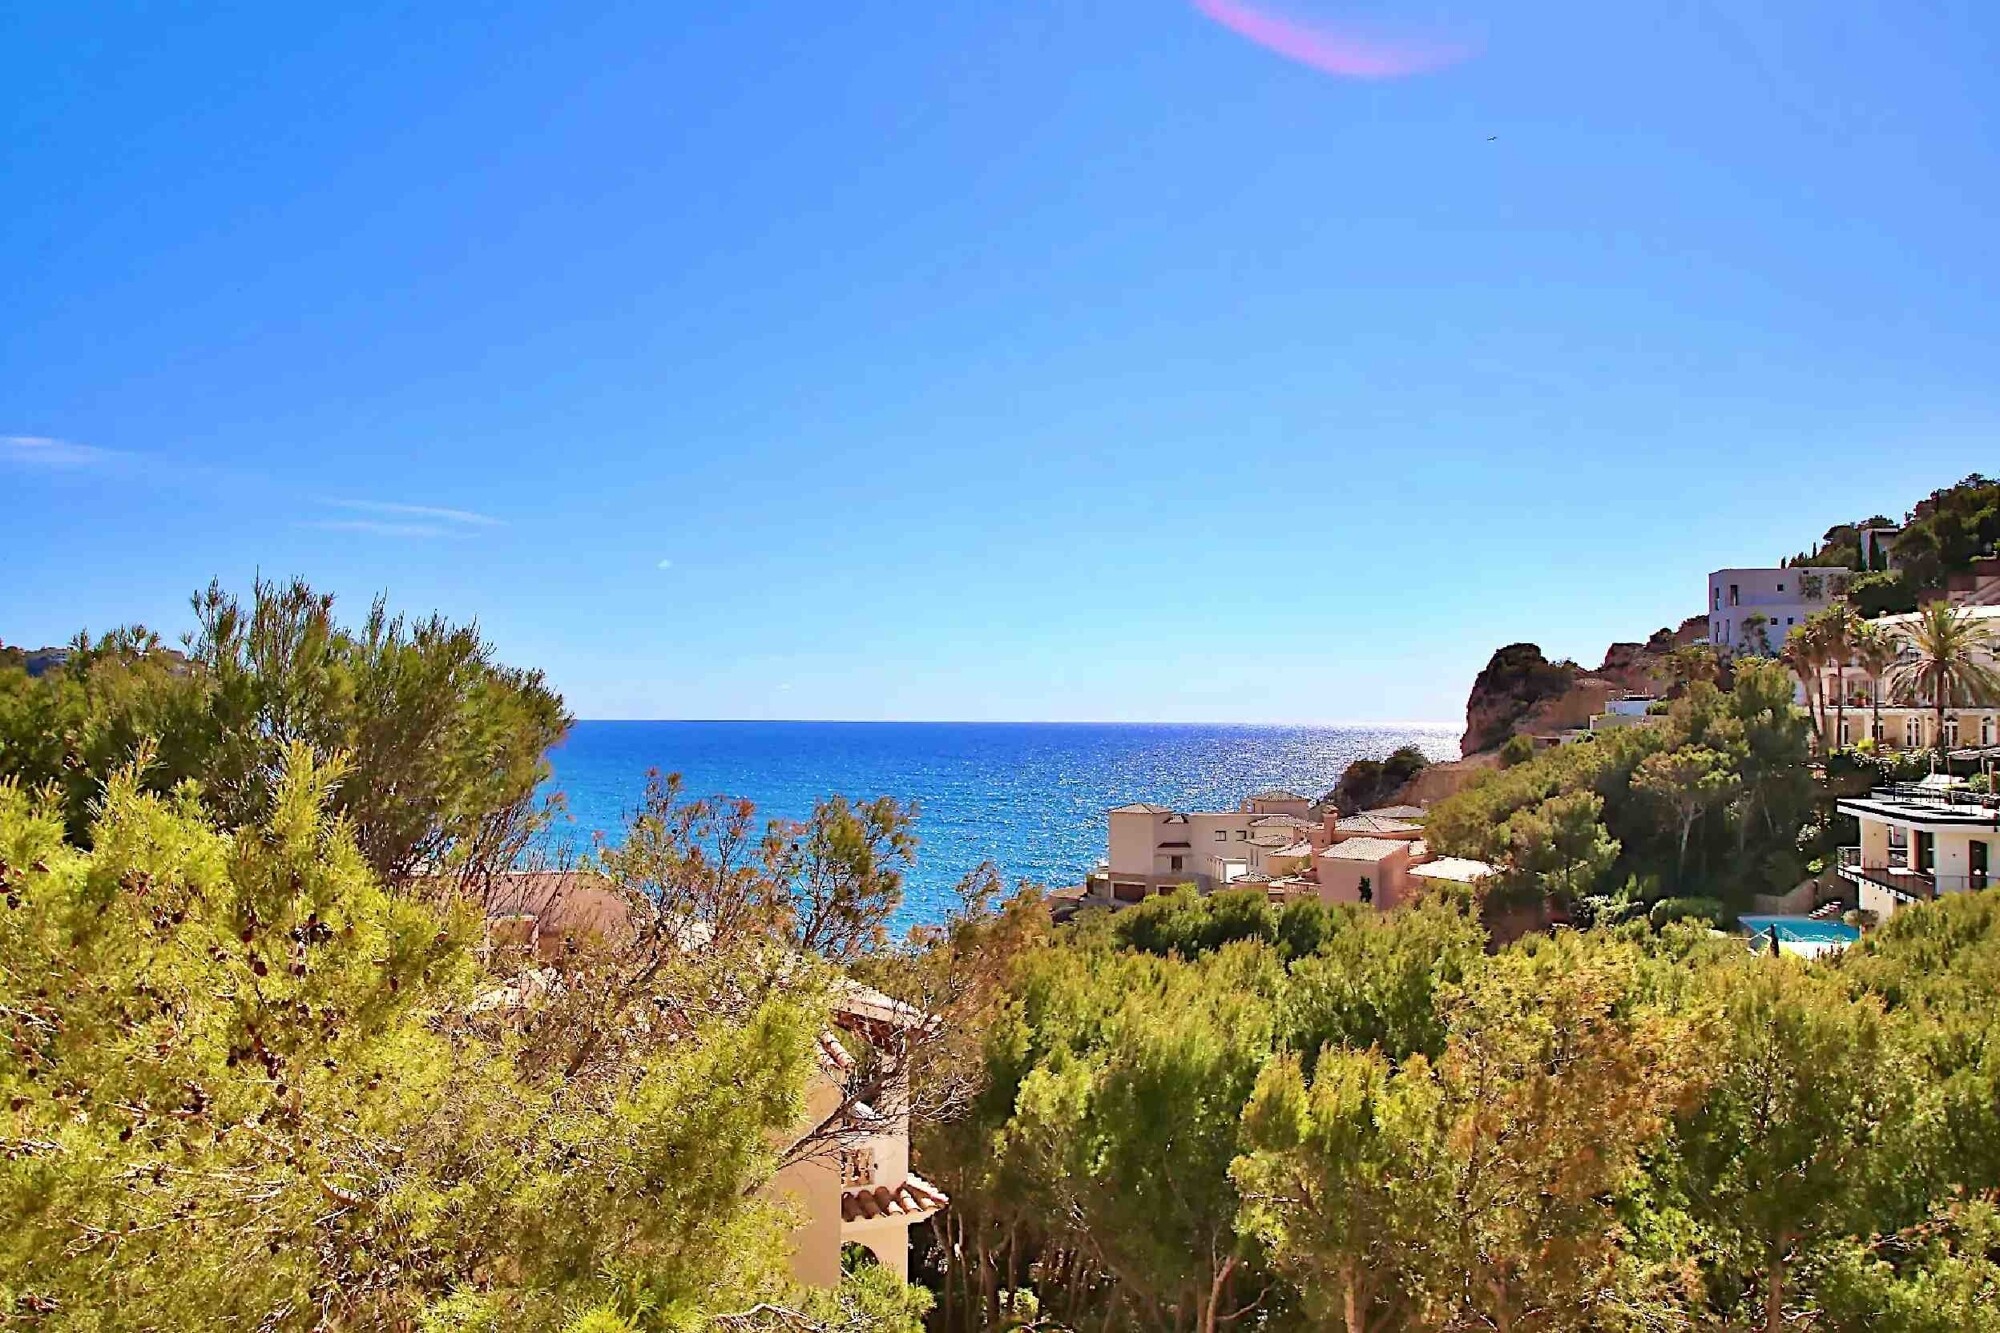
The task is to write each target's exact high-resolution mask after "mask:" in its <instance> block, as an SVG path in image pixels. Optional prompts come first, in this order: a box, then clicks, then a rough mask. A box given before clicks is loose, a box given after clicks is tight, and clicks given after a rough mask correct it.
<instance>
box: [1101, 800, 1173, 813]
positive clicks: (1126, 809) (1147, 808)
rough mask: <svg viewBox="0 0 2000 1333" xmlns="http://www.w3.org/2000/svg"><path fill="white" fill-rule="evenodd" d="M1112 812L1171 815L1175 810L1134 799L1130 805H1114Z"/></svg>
mask: <svg viewBox="0 0 2000 1333" xmlns="http://www.w3.org/2000/svg"><path fill="white" fill-rule="evenodd" d="M1111 813H1112V814H1114V815H1170V814H1172V813H1173V810H1172V809H1171V808H1169V807H1167V806H1164V805H1154V804H1152V803H1151V802H1148V801H1134V802H1132V804H1130V805H1114V806H1112V807H1111Z"/></svg>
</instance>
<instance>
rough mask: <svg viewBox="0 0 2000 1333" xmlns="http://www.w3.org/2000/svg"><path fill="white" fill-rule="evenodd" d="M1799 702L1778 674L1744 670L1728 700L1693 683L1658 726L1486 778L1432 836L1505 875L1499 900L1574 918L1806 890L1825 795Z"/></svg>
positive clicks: (1772, 668) (1444, 811) (1550, 754)
mask: <svg viewBox="0 0 2000 1333" xmlns="http://www.w3.org/2000/svg"><path fill="white" fill-rule="evenodd" d="M1792 697H1793V695H1792V677H1791V674H1790V673H1789V672H1788V671H1786V670H1785V669H1784V668H1783V667H1781V666H1779V665H1778V664H1776V663H1773V662H1763V661H1757V660H1754V659H1753V660H1745V661H1743V662H1740V663H1738V665H1737V669H1736V672H1735V678H1734V683H1733V686H1732V688H1730V689H1729V690H1726V691H1725V690H1720V689H1718V688H1716V686H1714V685H1713V684H1710V683H1708V682H1706V681H1703V680H1692V681H1690V682H1688V683H1687V684H1686V685H1685V687H1684V688H1683V689H1682V691H1681V695H1680V697H1679V698H1678V699H1676V700H1675V701H1674V702H1673V704H1672V706H1671V707H1670V709H1669V710H1668V712H1667V713H1666V715H1665V716H1664V717H1663V718H1662V719H1660V720H1659V722H1658V724H1656V725H1652V726H1644V727H1628V728H1623V729H1620V730H1615V731H1609V732H1605V733H1603V734H1601V735H1599V736H1597V737H1596V738H1595V739H1594V740H1592V741H1590V742H1589V743H1586V744H1578V745H1564V746H1558V747H1556V748H1554V749H1550V750H1543V751H1541V752H1539V753H1537V754H1535V755H1533V756H1532V757H1531V758H1528V759H1526V760H1525V761H1524V762H1521V763H1517V764H1514V765H1511V766H1509V767H1506V768H1503V769H1500V770H1498V771H1495V772H1492V773H1488V774H1483V775H1481V776H1480V778H1478V779H1477V780H1475V781H1474V782H1473V783H1472V784H1471V785H1470V786H1468V787H1467V788H1466V789H1465V790H1463V791H1461V792H1460V793H1458V794H1457V795H1456V796H1453V797H1452V798H1450V799H1449V800H1446V801H1443V802H1440V803H1439V804H1438V805H1437V806H1436V807H1435V808H1434V809H1432V811H1431V813H1430V817H1429V819H1428V820H1427V821H1426V837H1427V838H1428V839H1429V841H1430V843H1431V845H1432V846H1433V847H1434V848H1435V849H1436V850H1438V851H1440V852H1442V853H1444V854H1445V855H1449V856H1468V857H1473V858H1475V859H1478V860H1483V861H1488V862H1491V863H1493V864H1494V865H1497V866H1499V867H1501V870H1502V875H1501V881H1500V884H1499V886H1498V887H1497V889H1496V892H1498V893H1500V894H1502V895H1505V896H1511V897H1514V898H1528V899H1538V898H1541V897H1544V896H1553V897H1555V898H1556V899H1557V900H1558V901H1559V902H1560V903H1561V904H1562V905H1563V906H1566V907H1569V908H1571V909H1575V908H1577V907H1579V906H1590V907H1593V908H1601V909H1605V910H1610V909H1612V908H1614V907H1616V906H1618V905H1619V904H1622V903H1632V904H1642V903H1646V902H1651V901H1653V900H1655V899H1658V898H1661V897H1666V896H1671V897H1679V898H1689V897H1700V898H1717V899H1722V900H1724V901H1727V902H1730V903H1736V904H1741V903H1743V902H1745V901H1746V899H1747V896H1748V895H1750V894H1753V893H1783V892H1785V891H1786V890H1789V889H1791V888H1792V887H1793V886H1795V885H1796V884H1797V883H1798V882H1799V881H1800V879H1801V878H1803V877H1804V874H1805V867H1806V863H1807V859H1808V853H1809V852H1810V851H1811V850H1812V848H1811V846H1810V845H1808V846H1804V847H1802V846H1801V834H1802V831H1804V830H1806V829H1807V828H1808V825H1809V822H1810V820H1811V818H1812V816H1813V814H1814V803H1815V794H1816V793H1815V789H1814V786H1813V780H1812V776H1811V773H1810V771H1809V769H1808V767H1807V755H1808V745H1809V740H1810V732H1811V728H1810V725H1809V723H1808V721H1807V719H1806V717H1805V716H1804V715H1803V714H1802V713H1800V711H1799V710H1798V709H1797V708H1795V707H1794V706H1793V703H1792ZM1593 900H1595V901H1593Z"/></svg>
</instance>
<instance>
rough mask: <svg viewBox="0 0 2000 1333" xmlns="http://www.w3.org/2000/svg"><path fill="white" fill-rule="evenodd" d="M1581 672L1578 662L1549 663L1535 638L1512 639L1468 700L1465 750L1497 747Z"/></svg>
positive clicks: (1489, 663)
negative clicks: (1526, 640)
mask: <svg viewBox="0 0 2000 1333" xmlns="http://www.w3.org/2000/svg"><path fill="white" fill-rule="evenodd" d="M1582 675H1583V668H1581V667H1579V666H1578V665H1577V664H1576V663H1574V662H1567V661H1565V662H1551V661H1549V659H1548V658H1546V657H1544V656H1542V650H1541V648H1540V647H1539V646H1538V645H1536V644H1532V643H1510V644H1508V645H1507V646H1506V647H1505V648H1501V649H1499V650H1498V651H1497V652H1495V653H1494V654H1493V656H1492V657H1491V658H1490V659H1488V661H1487V663H1486V669H1485V670H1483V671H1481V672H1480V673H1479V675H1478V676H1477V677H1476V678H1474V680H1473V682H1472V693H1471V695H1470V696H1468V697H1467V699H1466V701H1465V736H1464V737H1463V739H1461V740H1460V741H1459V743H1458V748H1459V752H1460V753H1461V754H1468V755H1472V754H1479V753H1480V752H1482V751H1485V750H1494V749H1498V748H1499V747H1500V746H1501V745H1503V744H1505V743H1506V740H1507V738H1508V737H1509V736H1512V735H1513V734H1514V733H1515V732H1516V731H1519V730H1522V729H1523V726H1522V724H1523V723H1524V722H1526V721H1527V719H1528V716H1529V715H1530V714H1531V713H1533V712H1534V711H1535V710H1536V709H1537V708H1539V707H1541V706H1542V705H1544V704H1547V703H1549V702H1550V701H1552V700H1555V699H1560V698H1561V697H1562V696H1563V695H1564V694H1566V693H1568V692H1569V688H1570V686H1571V685H1573V684H1575V683H1576V681H1577V678H1578V677H1580V676H1582Z"/></svg>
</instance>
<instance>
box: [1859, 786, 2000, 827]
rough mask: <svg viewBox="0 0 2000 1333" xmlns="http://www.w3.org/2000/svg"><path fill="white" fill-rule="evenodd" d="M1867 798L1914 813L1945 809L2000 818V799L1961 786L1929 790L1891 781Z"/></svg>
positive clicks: (1869, 794) (1928, 788) (1952, 812)
mask: <svg viewBox="0 0 2000 1333" xmlns="http://www.w3.org/2000/svg"><path fill="white" fill-rule="evenodd" d="M1866 799H1867V800H1871V801H1877V802H1880V803H1881V804H1883V805H1904V806H1909V807H1911V808H1912V809H1913V810H1917V809H1923V810H1944V811H1947V812H1949V813H1951V814H1958V815H1976V816H1981V817H1989V816H1990V817H1992V818H1994V819H2000V796H1996V795H1993V794H1992V793H1989V792H1981V791H1966V790H1965V789H1964V788H1961V787H1926V786H1923V785H1921V784H1919V783H1913V782H1890V783H1885V784H1884V785H1882V786H1880V787H1877V788H1875V789H1874V790H1873V791H1871V792H1869V793H1868V795H1867V797H1866Z"/></svg>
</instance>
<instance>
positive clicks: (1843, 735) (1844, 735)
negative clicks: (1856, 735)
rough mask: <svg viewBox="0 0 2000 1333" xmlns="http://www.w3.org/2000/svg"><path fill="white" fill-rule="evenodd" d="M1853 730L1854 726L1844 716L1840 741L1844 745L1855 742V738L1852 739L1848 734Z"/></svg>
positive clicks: (1841, 723) (1841, 720)
mask: <svg viewBox="0 0 2000 1333" xmlns="http://www.w3.org/2000/svg"><path fill="white" fill-rule="evenodd" d="M1852 730H1853V728H1852V727H1850V726H1849V725H1848V724H1847V719H1846V718H1844V717H1843V718H1842V719H1840V743H1841V744H1842V745H1852V744H1854V742H1853V740H1851V739H1850V738H1849V736H1848V733H1849V732H1851V731H1852Z"/></svg>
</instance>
